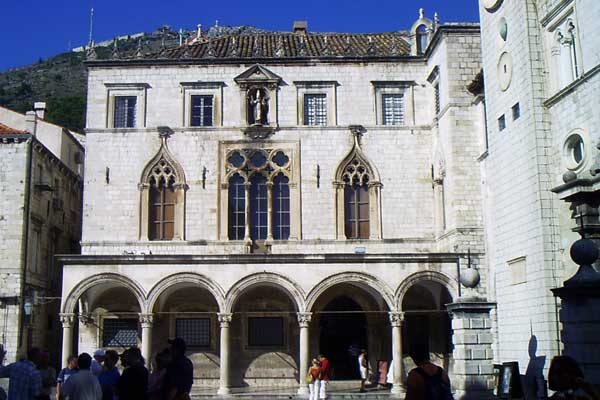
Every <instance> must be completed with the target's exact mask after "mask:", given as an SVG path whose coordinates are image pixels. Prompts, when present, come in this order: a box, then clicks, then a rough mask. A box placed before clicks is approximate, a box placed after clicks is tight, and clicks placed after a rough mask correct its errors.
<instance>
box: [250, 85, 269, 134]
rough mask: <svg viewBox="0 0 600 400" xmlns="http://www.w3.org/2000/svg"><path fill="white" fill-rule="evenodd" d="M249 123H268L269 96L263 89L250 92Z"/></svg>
mask: <svg viewBox="0 0 600 400" xmlns="http://www.w3.org/2000/svg"><path fill="white" fill-rule="evenodd" d="M248 105H249V107H248V123H249V124H250V125H268V124H269V122H268V118H267V115H268V112H269V98H268V97H267V96H266V95H265V94H264V93H263V89H256V90H254V93H252V92H250V93H249V94H248Z"/></svg>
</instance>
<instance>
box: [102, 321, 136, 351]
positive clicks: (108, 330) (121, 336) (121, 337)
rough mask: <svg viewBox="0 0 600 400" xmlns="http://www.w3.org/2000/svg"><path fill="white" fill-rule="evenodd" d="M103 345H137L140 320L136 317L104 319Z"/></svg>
mask: <svg viewBox="0 0 600 400" xmlns="http://www.w3.org/2000/svg"><path fill="white" fill-rule="evenodd" d="M103 325H104V327H103V330H102V347H130V346H137V338H138V320H137V319H135V318H110V319H109V318H107V319H104V321H103Z"/></svg>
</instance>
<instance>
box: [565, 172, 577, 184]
mask: <svg viewBox="0 0 600 400" xmlns="http://www.w3.org/2000/svg"><path fill="white" fill-rule="evenodd" d="M562 179H563V182H564V183H569V182H571V181H574V180H575V179H577V174H576V173H575V172H573V171H567V172H565V173H564V174H563V176H562Z"/></svg>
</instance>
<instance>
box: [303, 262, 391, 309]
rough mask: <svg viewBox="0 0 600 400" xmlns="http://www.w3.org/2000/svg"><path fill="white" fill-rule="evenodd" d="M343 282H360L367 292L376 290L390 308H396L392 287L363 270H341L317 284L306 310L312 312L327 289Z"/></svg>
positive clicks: (308, 298) (307, 300)
mask: <svg viewBox="0 0 600 400" xmlns="http://www.w3.org/2000/svg"><path fill="white" fill-rule="evenodd" d="M341 283H350V284H358V285H359V286H362V287H363V288H365V289H367V292H369V293H371V292H372V291H375V292H377V293H379V295H381V297H382V298H383V301H385V303H386V304H387V306H388V308H389V309H390V310H394V296H393V295H392V292H391V290H390V288H389V287H388V286H387V285H386V284H385V283H384V282H382V281H380V280H379V279H377V278H375V277H374V276H372V275H369V274H365V273H363V272H341V273H339V274H335V275H331V276H329V277H327V278H325V279H323V280H322V281H321V282H319V283H318V284H316V285H315V286H314V287H313V288H312V290H311V291H310V293H309V294H308V296H307V297H306V309H305V310H306V311H307V312H310V311H311V310H312V309H313V307H314V305H315V303H316V301H317V299H318V298H319V297H320V296H321V295H322V294H323V293H325V291H326V290H327V289H329V288H331V287H333V286H335V285H338V284H341Z"/></svg>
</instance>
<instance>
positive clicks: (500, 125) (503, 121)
mask: <svg viewBox="0 0 600 400" xmlns="http://www.w3.org/2000/svg"><path fill="white" fill-rule="evenodd" d="M504 129H506V117H505V116H504V114H502V115H501V116H500V118H498V130H499V131H503V130H504Z"/></svg>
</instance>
